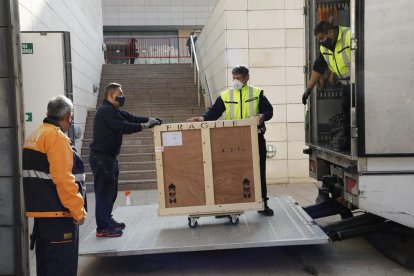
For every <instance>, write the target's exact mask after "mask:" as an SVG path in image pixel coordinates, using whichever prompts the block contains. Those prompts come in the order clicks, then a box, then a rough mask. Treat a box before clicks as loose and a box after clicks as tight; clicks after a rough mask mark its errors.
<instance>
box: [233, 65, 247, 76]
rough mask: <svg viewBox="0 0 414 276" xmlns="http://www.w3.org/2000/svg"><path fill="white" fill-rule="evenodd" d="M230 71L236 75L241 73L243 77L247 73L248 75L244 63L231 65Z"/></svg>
mask: <svg viewBox="0 0 414 276" xmlns="http://www.w3.org/2000/svg"><path fill="white" fill-rule="evenodd" d="M231 73H232V74H236V75H242V76H243V78H245V77H246V76H247V75H249V69H248V68H247V67H246V66H244V65H238V66H236V67H233V69H232V70H231Z"/></svg>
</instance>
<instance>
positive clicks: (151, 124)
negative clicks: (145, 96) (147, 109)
mask: <svg viewBox="0 0 414 276" xmlns="http://www.w3.org/2000/svg"><path fill="white" fill-rule="evenodd" d="M161 123H162V121H161V120H160V119H158V118H151V117H149V118H148V122H146V123H145V124H144V127H145V128H153V127H154V126H156V125H161Z"/></svg>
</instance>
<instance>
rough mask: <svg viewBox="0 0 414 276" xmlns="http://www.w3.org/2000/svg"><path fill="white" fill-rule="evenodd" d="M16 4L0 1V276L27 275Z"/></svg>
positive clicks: (9, 0) (15, 2)
mask: <svg viewBox="0 0 414 276" xmlns="http://www.w3.org/2000/svg"><path fill="white" fill-rule="evenodd" d="M18 4H19V3H18V1H17V0H6V1H0V45H2V47H0V160H1V161H0V244H1V250H0V275H28V274H29V269H28V266H29V265H28V248H27V247H28V246H27V244H28V238H27V237H28V233H27V232H28V231H27V219H26V218H25V217H24V215H23V214H24V213H23V211H24V210H23V200H22V199H23V197H22V178H21V162H20V160H21V144H22V137H23V129H24V125H23V119H24V117H23V116H22V115H23V114H22V112H23V107H22V87H21V62H20V29H19V18H18V14H19V13H18Z"/></svg>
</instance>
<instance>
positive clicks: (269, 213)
mask: <svg viewBox="0 0 414 276" xmlns="http://www.w3.org/2000/svg"><path fill="white" fill-rule="evenodd" d="M257 212H258V213H259V214H262V215H264V216H267V217H271V216H273V215H274V212H273V210H272V209H270V208H269V206H267V204H265V208H264V210H261V211H257Z"/></svg>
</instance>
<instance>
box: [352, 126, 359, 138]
mask: <svg viewBox="0 0 414 276" xmlns="http://www.w3.org/2000/svg"><path fill="white" fill-rule="evenodd" d="M351 137H352V138H358V128H357V127H351Z"/></svg>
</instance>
